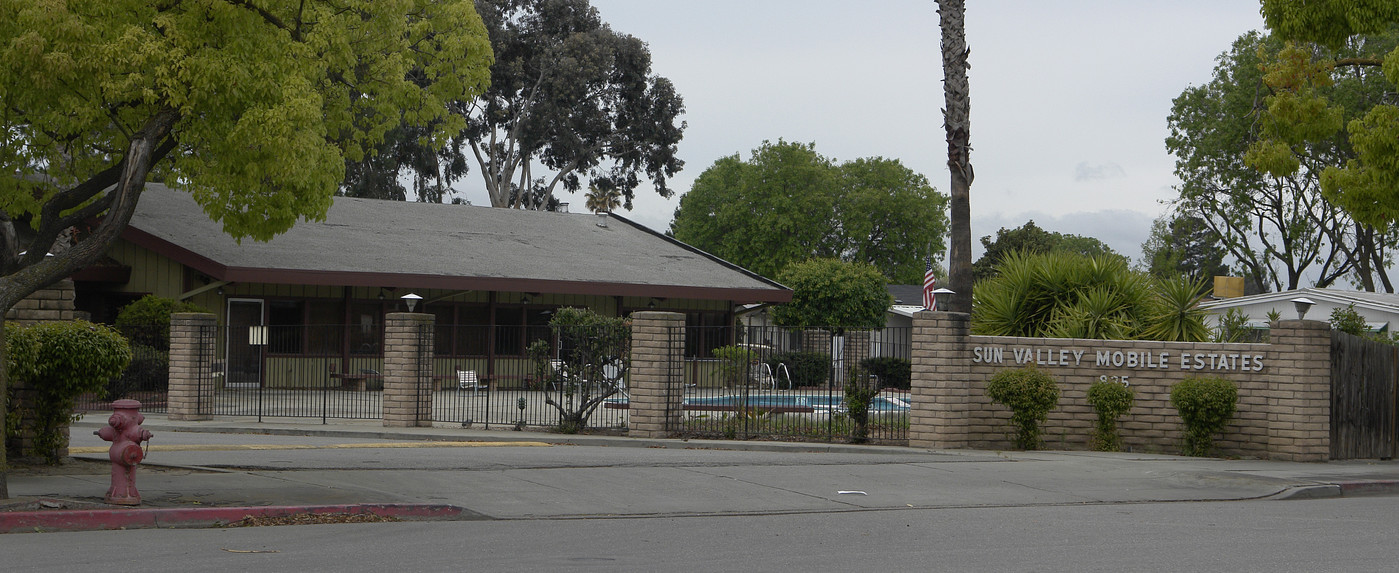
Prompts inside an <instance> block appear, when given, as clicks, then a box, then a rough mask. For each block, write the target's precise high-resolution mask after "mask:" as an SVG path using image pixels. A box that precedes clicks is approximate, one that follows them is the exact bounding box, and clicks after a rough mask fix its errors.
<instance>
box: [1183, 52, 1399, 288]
mask: <svg viewBox="0 0 1399 573" xmlns="http://www.w3.org/2000/svg"><path fill="white" fill-rule="evenodd" d="M1395 38H1396V36H1394V35H1387V36H1382V37H1374V38H1367V39H1366V41H1365V42H1363V43H1361V44H1356V45H1355V46H1350V47H1347V48H1345V50H1349V51H1354V50H1361V49H1373V48H1374V46H1376V45H1379V44H1383V43H1389V44H1390V45H1392V44H1393V42H1394V41H1395ZM1362 44H1363V45H1362ZM1365 46H1369V47H1368V48H1366V47H1365ZM1298 55H1299V53H1298V52H1297V51H1296V50H1295V48H1288V47H1287V45H1286V43H1284V42H1283V41H1281V40H1280V39H1277V38H1273V37H1269V36H1264V35H1260V34H1258V33H1256V32H1250V33H1248V34H1244V35H1243V36H1241V37H1240V38H1239V39H1238V40H1237V41H1236V42H1235V43H1234V45H1233V46H1232V47H1231V48H1230V50H1229V51H1227V52H1225V53H1224V54H1222V55H1221V56H1220V57H1219V64H1218V65H1217V66H1216V68H1215V71H1214V77H1213V79H1212V80H1211V81H1210V82H1209V83H1207V84H1205V85H1202V86H1192V87H1190V88H1187V89H1186V90H1185V91H1184V92H1182V93H1181V95H1180V96H1179V97H1177V98H1176V99H1175V100H1174V101H1173V104H1172V108H1171V114H1170V116H1169V118H1168V123H1169V126H1170V130H1171V132H1170V135H1169V136H1168V137H1167V139H1166V147H1167V149H1168V150H1169V151H1170V152H1171V153H1172V154H1173V155H1175V157H1176V175H1177V176H1178V177H1179V178H1180V179H1181V182H1182V183H1181V185H1180V186H1179V187H1178V188H1177V190H1178V192H1179V197H1178V198H1177V199H1176V201H1175V203H1174V205H1173V208H1174V210H1175V211H1176V212H1178V213H1179V214H1180V215H1182V216H1185V217H1191V218H1194V219H1198V220H1199V221H1200V222H1202V223H1203V224H1204V225H1205V227H1206V228H1208V229H1209V234H1211V235H1213V236H1214V237H1215V238H1216V239H1217V240H1218V242H1219V244H1220V246H1222V247H1223V248H1224V249H1225V250H1227V251H1228V253H1229V255H1230V257H1231V258H1233V259H1234V260H1235V261H1237V263H1236V264H1237V265H1238V267H1239V270H1240V271H1242V274H1244V275H1245V276H1248V277H1250V280H1252V281H1253V283H1254V289H1255V290H1257V291H1259V292H1267V291H1272V290H1284V289H1292V288H1298V287H1300V286H1304V285H1302V284H1301V281H1302V280H1303V279H1304V277H1315V281H1316V285H1317V286H1322V287H1325V286H1328V285H1330V284H1332V283H1334V282H1336V281H1338V280H1343V279H1345V278H1347V277H1349V278H1351V279H1352V280H1353V281H1354V282H1355V283H1356V284H1358V285H1360V286H1361V288H1364V289H1365V290H1377V285H1376V281H1378V283H1379V285H1381V286H1383V288H1384V289H1385V290H1390V289H1391V287H1390V286H1389V284H1390V279H1389V277H1388V274H1387V271H1386V270H1385V269H1386V267H1388V261H1389V259H1390V257H1391V255H1390V253H1389V252H1388V249H1387V245H1388V244H1392V243H1393V240H1394V237H1395V235H1394V226H1393V225H1383V226H1379V227H1376V226H1374V225H1370V224H1367V223H1364V222H1361V221H1358V220H1356V219H1355V218H1354V217H1352V216H1351V215H1350V214H1349V213H1348V212H1347V211H1346V210H1344V209H1342V208H1341V207H1340V206H1339V205H1338V204H1337V203H1335V202H1334V201H1333V200H1332V199H1333V196H1332V195H1330V194H1328V193H1325V192H1324V191H1323V187H1324V185H1323V181H1322V180H1323V178H1324V173H1325V172H1326V170H1328V169H1330V168H1332V167H1334V166H1336V165H1341V164H1344V163H1345V162H1346V161H1348V160H1349V158H1352V157H1354V156H1355V154H1354V150H1353V149H1352V145H1351V141H1350V140H1349V139H1348V138H1347V137H1346V134H1345V133H1344V132H1343V131H1342V129H1341V126H1342V125H1343V123H1344V120H1345V119H1346V118H1350V117H1358V116H1360V115H1362V114H1364V113H1365V112H1366V110H1368V109H1369V108H1370V107H1371V106H1372V105H1374V103H1375V102H1378V101H1380V100H1382V99H1383V98H1384V97H1386V96H1385V93H1386V90H1387V89H1388V88H1385V87H1384V85H1385V83H1386V82H1384V81H1382V80H1380V81H1377V76H1378V74H1377V73H1376V72H1375V70H1356V71H1355V73H1354V74H1352V75H1349V76H1346V77H1341V78H1338V79H1337V81H1335V82H1329V83H1327V85H1325V86H1320V85H1318V86H1316V87H1315V89H1314V90H1313V93H1312V95H1313V96H1314V98H1313V99H1311V100H1309V101H1311V102H1312V103H1316V102H1319V101H1322V100H1321V99H1315V98H1326V99H1327V100H1329V101H1333V102H1335V105H1333V106H1332V107H1330V108H1329V111H1326V112H1325V113H1323V114H1322V115H1325V116H1326V117H1327V118H1328V119H1326V120H1325V121H1319V122H1314V123H1311V124H1308V125H1307V126H1306V127H1305V128H1302V127H1297V126H1295V127H1297V129H1298V130H1301V131H1306V132H1307V136H1306V138H1305V139H1306V140H1307V141H1306V142H1305V143H1304V142H1302V140H1301V139H1296V140H1295V144H1294V145H1291V146H1289V145H1287V144H1281V143H1279V142H1278V140H1276V138H1275V137H1274V136H1273V135H1269V133H1272V132H1279V130H1282V129H1283V125H1284V123H1280V122H1279V121H1278V119H1277V117H1278V116H1277V115H1276V114H1277V113H1284V108H1289V106H1292V105H1293V104H1299V103H1300V100H1296V99H1288V98H1283V99H1275V98H1274V96H1266V97H1263V94H1267V93H1269V92H1270V91H1273V90H1276V89H1278V88H1275V87H1272V86H1275V85H1277V86H1280V85H1281V84H1279V83H1278V82H1279V81H1281V80H1280V79H1279V78H1276V77H1274V78H1272V79H1270V77H1271V76H1273V75H1274V74H1272V73H1267V74H1265V73H1264V68H1267V67H1270V66H1275V65H1276V64H1275V62H1277V61H1279V60H1288V61H1292V60H1294V59H1295V58H1296V57H1297V56H1298ZM1270 62H1271V63H1270ZM1275 93H1279V94H1281V93H1283V92H1275ZM1265 103H1266V104H1267V107H1266V108H1264V107H1262V106H1263V104H1265ZM1307 105H1309V106H1310V105H1312V104H1311V103H1309V104H1307ZM1274 110H1276V111H1274ZM1288 113H1290V112H1288ZM1323 124H1324V125H1323ZM1289 129H1290V128H1289ZM1289 133H1292V135H1289V137H1293V136H1297V137H1300V136H1299V135H1297V133H1300V131H1298V132H1296V133H1293V131H1290V130H1289Z"/></svg>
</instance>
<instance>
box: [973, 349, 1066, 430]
mask: <svg viewBox="0 0 1399 573" xmlns="http://www.w3.org/2000/svg"><path fill="white" fill-rule="evenodd" d="M986 395H987V396H988V397H990V398H991V400H992V401H993V402H995V403H997V404H1001V405H1004V406H1006V407H1008V408H1010V412H1011V414H1010V422H1011V423H1012V424H1014V425H1015V430H1016V431H1015V445H1016V446H1018V447H1019V448H1021V449H1024V450H1034V449H1038V448H1039V447H1040V443H1041V440H1040V424H1042V423H1044V421H1045V420H1048V419H1049V411H1050V410H1053V409H1054V407H1055V406H1057V405H1058V404H1059V386H1058V385H1056V384H1055V383H1054V377H1052V376H1050V375H1049V374H1048V373H1047V372H1044V371H1043V370H1040V369H1038V368H1035V367H1034V366H1027V367H1024V368H1016V369H1014V370H1002V371H1001V372H999V373H997V374H996V375H995V376H992V377H991V381H990V382H989V383H987V384H986Z"/></svg>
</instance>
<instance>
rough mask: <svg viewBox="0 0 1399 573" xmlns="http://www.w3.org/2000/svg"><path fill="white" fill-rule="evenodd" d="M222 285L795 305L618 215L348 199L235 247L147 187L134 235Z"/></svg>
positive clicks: (746, 275)
mask: <svg viewBox="0 0 1399 573" xmlns="http://www.w3.org/2000/svg"><path fill="white" fill-rule="evenodd" d="M124 238H126V239H127V240H129V241H132V242H133V243H136V244H139V245H141V246H144V247H146V248H149V249H152V250H154V251H157V252H159V253H161V254H164V255H166V256H168V257H170V258H172V259H174V260H176V261H178V262H180V263H183V264H185V265H188V266H190V267H193V268H195V269H197V270H199V271H200V272H203V273H205V274H207V275H209V276H211V277H214V278H215V279H218V280H228V281H235V282H262V283H276V284H313V285H343V286H408V287H418V288H441V289H462V290H504V291H515V292H547V293H563V294H601V295H628V296H655V297H677V298H700V299H710V300H732V301H736V302H786V301H789V300H791V296H792V295H791V291H790V290H788V289H787V288H786V287H783V286H782V285H780V284H778V283H776V282H773V281H770V280H768V279H765V278H763V277H761V276H759V275H757V274H755V273H752V272H749V271H747V270H744V269H742V268H739V267H737V266H735V265H733V264H731V263H728V262H726V261H723V260H721V259H719V258H717V257H714V256H712V255H709V254H707V253H704V252H703V251H700V250H698V249H695V248H693V247H690V246H689V245H685V244H684V243H681V242H679V241H676V240H674V239H672V238H669V237H666V236H664V235H662V234H660V233H657V232H655V231H652V230H650V229H647V228H646V227H644V226H641V225H638V224H636V223H633V222H631V221H628V220H626V219H624V218H622V217H618V216H615V215H613V216H609V217H608V218H607V221H606V227H603V226H601V225H599V217H598V216H596V215H585V214H568V213H551V212H538V211H520V210H514V209H493V208H490V207H474V206H470V205H442V204H431V203H411V202H402V201H379V200H373V199H354V198H346V197H337V198H336V199H335V201H334V204H333V206H332V207H331V208H330V211H329V212H328V213H327V214H326V220H325V221H323V222H306V221H302V222H298V223H297V224H296V225H295V226H294V227H293V228H292V229H291V230H290V231H288V232H286V233H284V234H282V235H279V236H277V237H276V238H274V239H272V240H271V241H269V242H266V243H260V242H255V241H251V240H244V241H243V242H242V244H239V243H237V242H235V241H234V240H233V239H232V238H231V237H229V236H228V235H226V234H225V233H223V231H222V229H221V226H220V225H219V224H218V223H214V222H213V221H210V220H209V218H208V217H207V216H206V215H205V214H204V212H203V210H202V209H201V208H200V207H199V205H198V204H197V203H195V201H194V199H193V198H192V197H190V195H189V194H188V193H185V192H182V191H176V190H171V189H169V188H167V187H165V186H163V185H158V184H147V186H146V190H145V192H144V193H143V194H142V197H141V201H140V203H139V205H138V207H137V210H136V213H135V215H134V216H133V217H132V219H131V224H130V227H129V228H128V230H127V233H126V234H125V235H124Z"/></svg>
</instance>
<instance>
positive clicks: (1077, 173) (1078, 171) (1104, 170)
mask: <svg viewBox="0 0 1399 573" xmlns="http://www.w3.org/2000/svg"><path fill="white" fill-rule="evenodd" d="M1126 176H1127V172H1126V171H1124V170H1123V169H1122V166H1121V165H1118V164H1116V163H1113V162H1111V161H1109V162H1107V163H1100V164H1098V165H1089V164H1088V162H1087V161H1081V162H1079V164H1078V166H1077V167H1075V168H1074V181H1094V180H1098V179H1120V178H1122V177H1126Z"/></svg>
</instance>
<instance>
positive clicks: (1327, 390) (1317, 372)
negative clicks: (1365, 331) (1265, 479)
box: [1267, 320, 1331, 462]
mask: <svg viewBox="0 0 1399 573" xmlns="http://www.w3.org/2000/svg"><path fill="white" fill-rule="evenodd" d="M1270 338H1271V342H1272V344H1273V346H1274V349H1275V353H1274V357H1273V363H1272V365H1271V366H1270V367H1271V369H1272V380H1271V381H1270V382H1269V384H1268V391H1267V402H1268V450H1269V458H1271V459H1274V460H1290V461H1312V462H1320V461H1326V460H1328V459H1330V458H1331V325H1329V324H1327V323H1325V322H1321V321H1316V320H1282V321H1278V322H1275V323H1273V325H1272V329H1271V332H1270Z"/></svg>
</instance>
